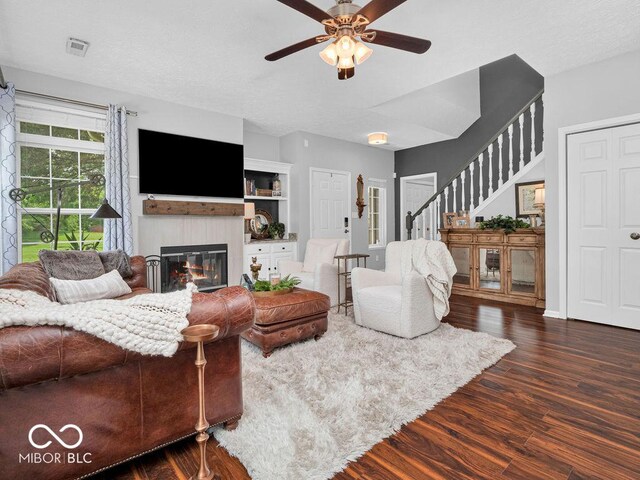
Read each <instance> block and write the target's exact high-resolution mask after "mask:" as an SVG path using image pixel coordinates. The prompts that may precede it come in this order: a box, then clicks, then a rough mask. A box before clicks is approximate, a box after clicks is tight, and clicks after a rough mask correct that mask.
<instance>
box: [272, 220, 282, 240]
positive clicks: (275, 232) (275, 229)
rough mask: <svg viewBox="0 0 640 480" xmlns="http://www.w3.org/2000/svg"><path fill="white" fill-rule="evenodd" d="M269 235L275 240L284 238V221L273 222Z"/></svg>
mask: <svg viewBox="0 0 640 480" xmlns="http://www.w3.org/2000/svg"><path fill="white" fill-rule="evenodd" d="M269 235H271V238H273V239H274V240H282V237H283V236H284V223H280V222H273V223H272V224H271V225H269Z"/></svg>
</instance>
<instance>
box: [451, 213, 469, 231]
mask: <svg viewBox="0 0 640 480" xmlns="http://www.w3.org/2000/svg"><path fill="white" fill-rule="evenodd" d="M453 226H454V227H455V228H469V227H470V226H471V219H470V218H469V215H457V216H456V217H455V218H454V219H453Z"/></svg>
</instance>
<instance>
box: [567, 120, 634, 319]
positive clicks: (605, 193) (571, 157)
mask: <svg viewBox="0 0 640 480" xmlns="http://www.w3.org/2000/svg"><path fill="white" fill-rule="evenodd" d="M639 205H640V124H634V125H626V126H623V127H616V128H610V129H605V130H596V131H592V132H585V133H580V134H575V135H571V136H570V137H569V141H568V165H567V219H568V220H567V224H568V225H567V227H568V229H567V232H568V255H567V258H568V276H567V283H568V316H569V317H570V318H577V319H581V320H588V321H594V322H599V323H607V324H610V325H617V326H621V327H627V328H635V329H640V208H639Z"/></svg>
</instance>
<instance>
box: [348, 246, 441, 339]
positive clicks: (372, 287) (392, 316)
mask: <svg viewBox="0 0 640 480" xmlns="http://www.w3.org/2000/svg"><path fill="white" fill-rule="evenodd" d="M402 243H403V242H390V243H389V244H388V245H387V250H386V253H385V264H386V270H385V271H384V272H382V271H379V270H371V269H368V268H354V269H353V270H352V271H351V286H352V288H353V307H354V313H355V319H356V324H358V325H361V326H363V327H368V328H371V329H373V330H378V331H380V332H384V333H389V334H391V335H395V336H397V337H404V338H414V337H417V336H419V335H424V334H425V333H429V332H431V331H433V330H435V329H436V328H438V327H439V326H440V320H438V319H437V318H436V315H435V313H434V311H433V294H432V293H431V290H430V289H429V287H428V285H427V282H426V280H425V279H424V277H423V276H422V275H420V274H418V273H417V272H415V271H411V272H409V273H408V274H406V275H404V276H403V275H402V267H401V264H402Z"/></svg>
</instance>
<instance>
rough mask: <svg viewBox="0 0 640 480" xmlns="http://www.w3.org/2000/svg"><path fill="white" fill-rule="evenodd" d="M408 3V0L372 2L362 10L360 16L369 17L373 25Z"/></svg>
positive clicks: (374, 0) (376, 0)
mask: <svg viewBox="0 0 640 480" xmlns="http://www.w3.org/2000/svg"><path fill="white" fill-rule="evenodd" d="M406 1H407V0H371V1H370V2H369V3H367V4H366V5H365V6H364V7H362V8H361V9H360V11H359V12H358V14H359V15H362V16H364V17H367V20H369V23H373V22H375V21H376V20H377V19H378V18H380V17H381V16H383V15H385V14H387V13H389V12H390V11H391V10H393V9H394V8H396V7H398V6H400V5H402V4H403V3H404V2H406Z"/></svg>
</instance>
